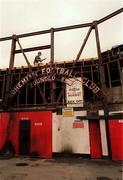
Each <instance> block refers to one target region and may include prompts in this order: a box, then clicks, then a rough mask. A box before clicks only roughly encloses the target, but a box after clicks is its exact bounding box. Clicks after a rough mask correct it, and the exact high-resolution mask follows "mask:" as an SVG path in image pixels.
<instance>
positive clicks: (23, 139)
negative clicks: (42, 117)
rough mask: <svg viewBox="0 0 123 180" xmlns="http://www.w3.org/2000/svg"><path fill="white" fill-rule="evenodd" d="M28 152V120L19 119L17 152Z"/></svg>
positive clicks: (25, 153) (21, 153)
mask: <svg viewBox="0 0 123 180" xmlns="http://www.w3.org/2000/svg"><path fill="white" fill-rule="evenodd" d="M29 153H30V120H20V121H19V154H20V155H29Z"/></svg>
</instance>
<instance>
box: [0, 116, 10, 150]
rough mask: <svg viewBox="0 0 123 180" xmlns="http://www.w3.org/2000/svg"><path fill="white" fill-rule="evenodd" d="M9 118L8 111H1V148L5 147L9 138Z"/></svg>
mask: <svg viewBox="0 0 123 180" xmlns="http://www.w3.org/2000/svg"><path fill="white" fill-rule="evenodd" d="M8 120H9V114H8V113H0V149H1V148H2V147H3V145H4V143H5V140H6V138H7V126H8Z"/></svg>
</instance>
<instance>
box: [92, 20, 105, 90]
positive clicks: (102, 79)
mask: <svg viewBox="0 0 123 180" xmlns="http://www.w3.org/2000/svg"><path fill="white" fill-rule="evenodd" d="M94 29H95V36H96V45H97V53H98V59H99V73H100V83H101V89H102V91H103V90H104V89H105V75H104V66H103V60H102V54H101V47H100V40H99V32H98V27H97V23H96V22H94Z"/></svg>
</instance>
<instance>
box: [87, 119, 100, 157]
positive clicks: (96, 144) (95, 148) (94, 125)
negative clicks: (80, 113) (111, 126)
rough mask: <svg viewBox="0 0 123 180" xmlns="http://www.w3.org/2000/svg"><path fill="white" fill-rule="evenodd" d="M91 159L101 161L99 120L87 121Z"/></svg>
mask: <svg viewBox="0 0 123 180" xmlns="http://www.w3.org/2000/svg"><path fill="white" fill-rule="evenodd" d="M89 133H90V152H91V158H94V159H101V157H102V151H101V135H100V125H99V120H97V119H96V120H89Z"/></svg>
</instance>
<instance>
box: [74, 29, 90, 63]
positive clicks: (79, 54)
mask: <svg viewBox="0 0 123 180" xmlns="http://www.w3.org/2000/svg"><path fill="white" fill-rule="evenodd" d="M91 31H92V26H91V27H90V28H89V30H88V33H87V35H86V37H85V39H84V41H83V44H82V46H81V48H80V50H79V52H78V54H77V57H76V59H75V62H74V64H75V63H76V62H77V61H78V60H79V58H80V56H81V54H82V52H83V49H84V47H85V45H86V42H87V40H88V38H89V36H90V33H91Z"/></svg>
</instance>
